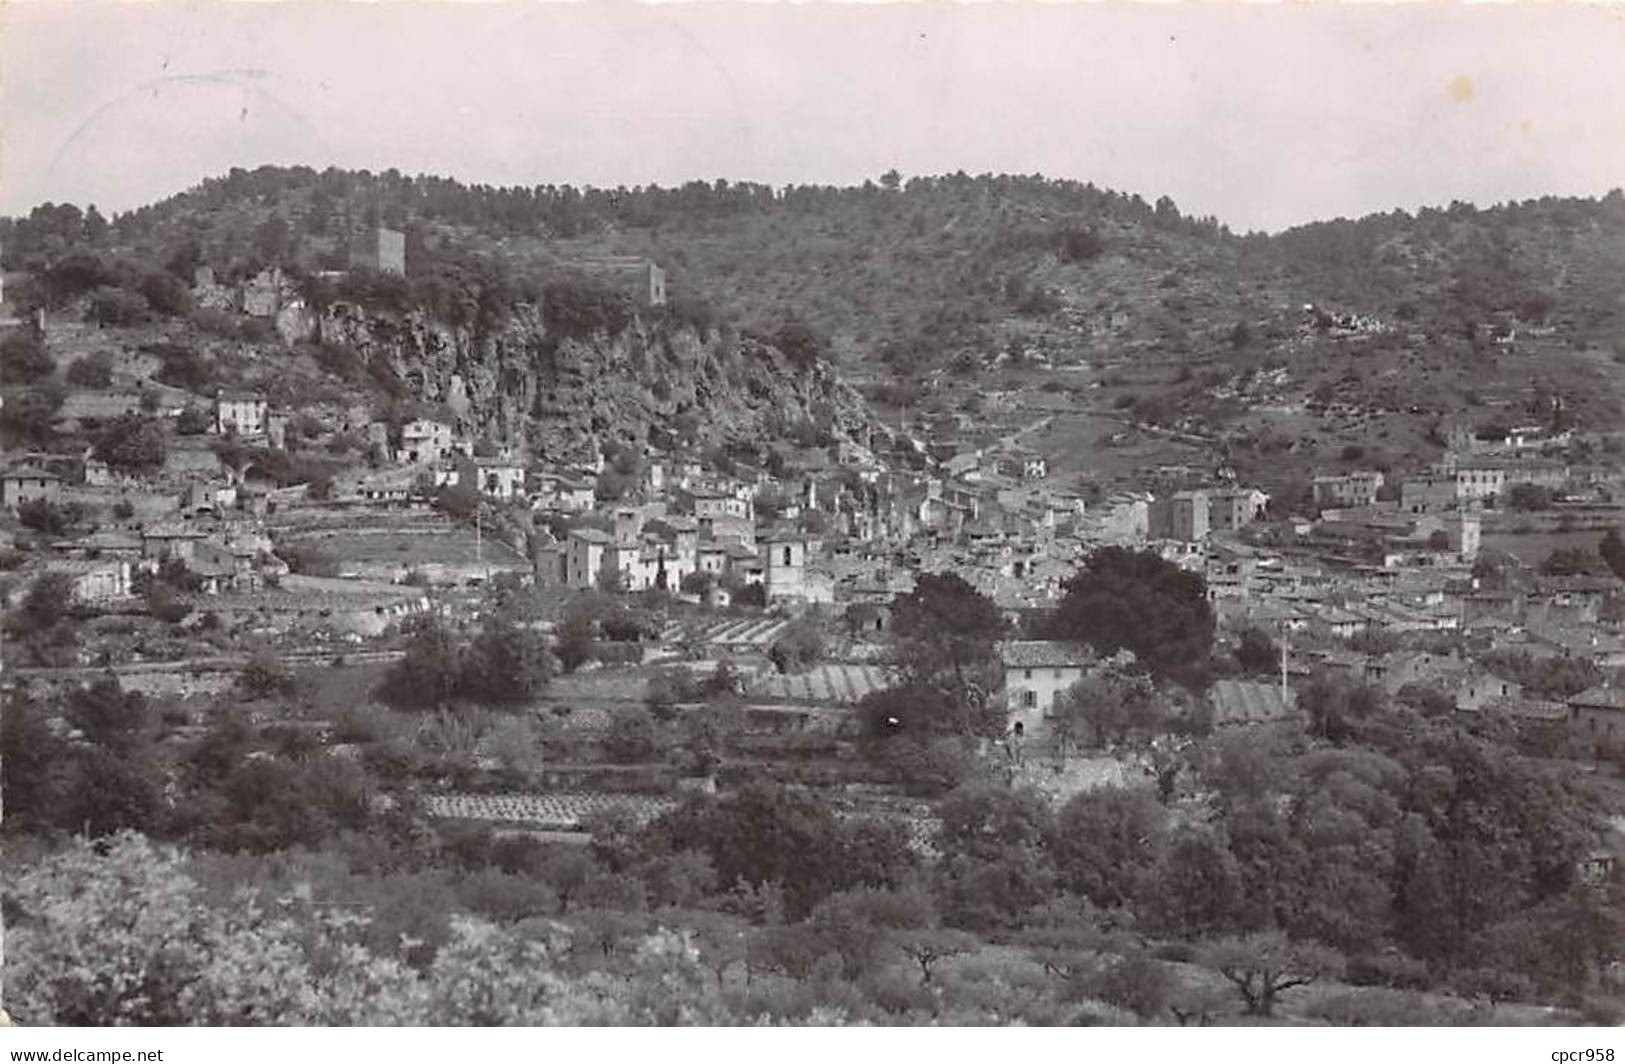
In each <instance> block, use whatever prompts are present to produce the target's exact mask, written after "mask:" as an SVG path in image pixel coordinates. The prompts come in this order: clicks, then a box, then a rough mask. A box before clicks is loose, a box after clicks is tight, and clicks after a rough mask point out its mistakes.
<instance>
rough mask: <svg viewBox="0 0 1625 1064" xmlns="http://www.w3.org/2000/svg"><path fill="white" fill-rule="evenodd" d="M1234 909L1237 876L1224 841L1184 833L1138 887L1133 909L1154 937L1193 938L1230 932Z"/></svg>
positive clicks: (1186, 830)
mask: <svg viewBox="0 0 1625 1064" xmlns="http://www.w3.org/2000/svg"><path fill="white" fill-rule="evenodd" d="M1240 905H1241V870H1240V869H1239V868H1238V867H1237V866H1236V859H1235V858H1234V857H1232V856H1231V854H1230V851H1229V850H1228V849H1227V848H1226V847H1225V844H1224V840H1223V839H1222V838H1220V837H1218V836H1216V835H1214V834H1212V833H1211V832H1207V831H1201V830H1197V829H1194V828H1184V829H1181V830H1179V831H1177V832H1175V834H1174V835H1173V837H1172V838H1171V839H1170V841H1169V844H1168V847H1167V849H1166V850H1165V851H1164V852H1163V854H1162V857H1161V859H1160V860H1159V861H1158V862H1157V865H1156V867H1155V869H1154V870H1153V872H1152V873H1151V875H1149V876H1147V877H1146V878H1145V879H1144V880H1143V881H1142V886H1141V890H1140V898H1139V905H1138V906H1137V909H1138V911H1139V912H1141V913H1142V914H1143V917H1144V919H1145V922H1146V923H1147V924H1148V925H1149V926H1150V927H1152V928H1154V929H1156V930H1158V931H1161V932H1163V933H1166V934H1173V935H1178V936H1180V937H1182V938H1196V937H1201V936H1204V935H1210V934H1213V933H1215V932H1217V931H1222V930H1223V929H1225V928H1226V927H1228V926H1230V925H1231V924H1232V923H1233V922H1234V920H1235V917H1236V913H1237V911H1238V910H1239V908H1240Z"/></svg>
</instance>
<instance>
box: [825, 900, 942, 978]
mask: <svg viewBox="0 0 1625 1064" xmlns="http://www.w3.org/2000/svg"><path fill="white" fill-rule="evenodd" d="M935 916H936V914H935V912H934V911H933V907H932V903H931V897H930V895H929V894H927V893H925V892H924V891H923V890H920V889H918V888H914V889H910V890H883V889H876V888H874V887H859V888H857V889H854V890H844V891H839V892H837V893H835V894H831V895H830V896H829V897H827V898H825V899H824V900H823V901H821V902H819V903H818V905H817V906H816V907H814V909H813V911H812V913H811V914H810V915H809V916H808V918H807V926H808V927H809V928H811V929H812V930H813V931H814V932H815V933H816V934H817V935H818V936H819V938H820V939H821V940H822V941H823V944H824V947H825V948H826V949H829V950H833V951H834V952H836V953H837V954H839V955H840V958H841V974H842V975H843V976H844V977H845V978H847V979H851V980H856V979H860V978H862V977H863V976H865V975H867V974H869V973H871V972H872V971H874V970H875V969H876V968H877V967H878V965H879V963H880V960H881V958H882V957H883V956H884V955H885V954H886V953H887V952H888V951H889V950H890V949H892V948H893V946H894V945H895V940H894V938H893V932H895V931H899V930H914V931H918V930H924V929H926V928H928V927H929V926H930V925H931V924H932V922H933V921H934V920H935Z"/></svg>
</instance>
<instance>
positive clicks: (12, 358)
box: [0, 329, 56, 406]
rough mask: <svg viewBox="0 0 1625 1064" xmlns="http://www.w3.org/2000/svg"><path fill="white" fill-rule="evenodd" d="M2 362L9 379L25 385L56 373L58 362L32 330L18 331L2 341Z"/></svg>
mask: <svg viewBox="0 0 1625 1064" xmlns="http://www.w3.org/2000/svg"><path fill="white" fill-rule="evenodd" d="M0 362H3V363H4V364H5V367H6V376H7V377H8V378H10V379H11V380H14V381H20V382H22V383H25V384H27V383H31V382H33V381H37V380H39V379H40V378H42V377H49V376H50V375H51V374H53V373H55V372H56V361H55V360H54V359H52V358H51V356H50V355H49V354H47V353H46V351H45V345H44V343H42V342H41V340H40V337H39V335H38V334H37V333H35V332H34V330H32V329H20V330H17V331H15V332H13V333H11V335H9V336H7V337H6V338H5V339H4V340H0ZM6 405H7V406H10V405H11V404H10V402H9V401H8V402H7V404H6Z"/></svg>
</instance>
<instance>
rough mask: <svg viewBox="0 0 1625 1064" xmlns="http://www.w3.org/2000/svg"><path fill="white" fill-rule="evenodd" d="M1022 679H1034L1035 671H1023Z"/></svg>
mask: <svg viewBox="0 0 1625 1064" xmlns="http://www.w3.org/2000/svg"><path fill="white" fill-rule="evenodd" d="M1021 678H1022V679H1023V680H1030V679H1032V678H1033V670H1031V669H1022V670H1021Z"/></svg>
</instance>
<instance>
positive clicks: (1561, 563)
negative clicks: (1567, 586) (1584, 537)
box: [1540, 547, 1602, 576]
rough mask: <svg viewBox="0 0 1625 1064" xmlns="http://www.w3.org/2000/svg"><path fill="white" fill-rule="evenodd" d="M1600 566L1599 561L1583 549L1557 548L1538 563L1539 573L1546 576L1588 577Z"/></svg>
mask: <svg viewBox="0 0 1625 1064" xmlns="http://www.w3.org/2000/svg"><path fill="white" fill-rule="evenodd" d="M1601 566H1602V562H1601V560H1600V559H1599V558H1598V557H1597V556H1596V555H1595V554H1592V553H1591V552H1590V551H1588V550H1586V549H1585V548H1584V547H1559V548H1557V549H1556V550H1554V551H1552V552H1551V553H1550V554H1548V555H1547V556H1546V560H1545V561H1543V562H1541V563H1540V571H1541V572H1542V573H1545V574H1546V575H1547V576H1589V575H1590V574H1592V573H1595V572H1597V570H1598V569H1599V568H1601Z"/></svg>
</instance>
